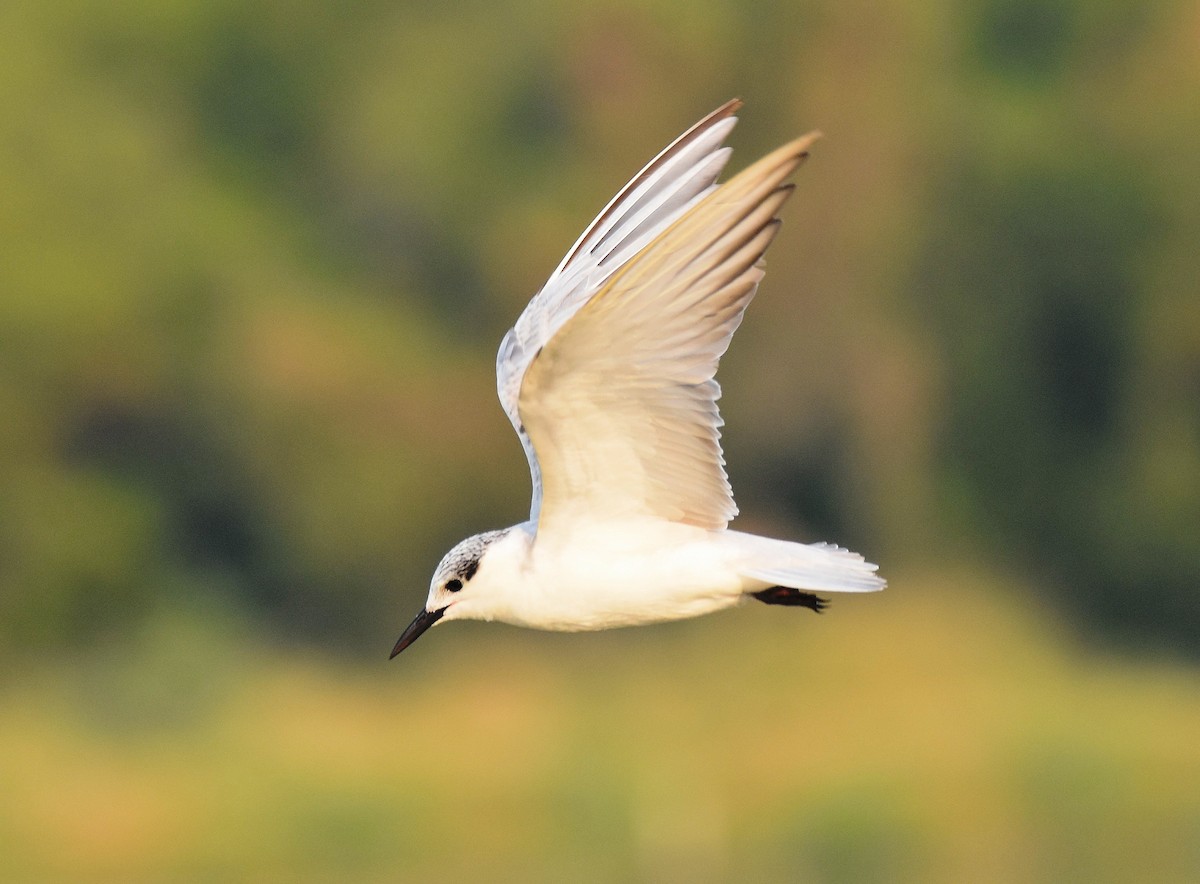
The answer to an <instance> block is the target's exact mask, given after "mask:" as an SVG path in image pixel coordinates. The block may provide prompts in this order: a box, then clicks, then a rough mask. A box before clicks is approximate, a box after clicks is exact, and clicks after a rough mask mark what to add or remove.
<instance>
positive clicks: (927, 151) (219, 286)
mask: <svg viewBox="0 0 1200 884" xmlns="http://www.w3.org/2000/svg"><path fill="white" fill-rule="evenodd" d="M1197 94H1200V11H1198V9H1197V6H1196V4H1195V3H1194V2H1188V0H1162V2H1159V3H1153V4H1145V3H1131V2H1120V0H966V2H959V3H951V2H946V0H933V2H918V0H888V2H883V3H875V4H867V3H855V2H841V3H838V2H832V0H811V2H771V0H764V2H746V0H699V2H692V3H681V2H678V0H650V2H633V0H609V2H581V3H575V4H561V3H556V2H548V0H524V2H490V3H483V2H468V3H461V4H457V5H455V4H435V3H421V2H407V3H384V2H378V0H365V2H353V3H340V4H332V3H331V4H313V3H299V2H285V0H279V2H258V3H245V2H230V0H204V2H200V0H170V2H157V0H156V2H150V0H129V2H117V3H113V2H77V3H69V4H66V3H63V4H53V3H51V4H39V3H30V2H19V0H18V2H9V3H5V4H2V5H0V108H2V109H3V111H2V112H0V415H2V419H0V667H2V668H0V879H2V880H6V881H7V880H12V881H50V880H55V881H58V880H63V881H67V880H80V881H91V880H105V881H107V880H112V881H118V880H119V881H138V880H148V881H154V880H230V879H234V880H261V881H273V880H278V881H293V880H310V881H322V880H329V881H335V880H339V881H341V880H358V881H370V880H380V881H383V880H407V879H412V880H429V881H439V880H441V881H458V880H472V879H473V880H488V879H490V880H531V881H539V880H540V881H552V880H553V881H559V880H577V881H578V880H646V881H651V880H652V881H676V880H677V881H704V880H713V881H720V880H780V881H783V880H808V881H874V880H877V881H965V880H972V881H1029V880H1042V881H1065V880H1088V881H1110V880H1111V881H1133V880H1137V881H1186V880H1193V881H1194V880H1198V879H1200V678H1198V669H1197V665H1198V664H1200V653H1198V651H1200V594H1198V590H1200V302H1198V294H1200V293H1198V284H1197V282H1198V279H1200V273H1198V269H1197V267H1198V261H1197V257H1196V256H1197V243H1200V166H1198V164H1197V161H1196V145H1197V143H1200V102H1198V101H1197V100H1196V96H1197ZM735 95H737V96H740V97H742V98H743V99H745V100H746V107H745V109H744V110H743V113H742V123H741V124H740V125H739V127H738V129H737V131H736V132H735V133H734V136H733V138H732V143H733V145H734V147H735V150H736V152H735V156H734V160H733V163H732V167H731V168H734V169H736V168H740V167H741V166H743V165H745V164H746V163H748V162H749V161H750V160H752V159H753V158H755V157H757V156H758V155H759V154H761V153H763V152H765V151H766V150H768V149H770V148H772V147H774V146H776V145H777V144H778V143H781V142H782V141H783V140H785V139H787V138H790V137H793V136H795V135H797V134H799V133H801V132H803V131H806V130H808V129H810V128H821V129H822V130H824V131H825V133H826V135H827V138H826V139H825V140H824V141H822V142H821V143H820V144H819V145H818V146H817V149H816V151H815V153H814V156H813V158H812V160H811V161H810V163H809V164H808V165H807V166H806V167H805V168H804V169H803V170H802V172H801V173H800V175H799V177H798V182H799V188H798V191H797V194H796V197H795V198H794V199H793V200H792V202H791V203H790V204H789V205H788V206H787V209H786V212H785V218H786V224H785V226H784V228H783V232H782V234H781V236H780V237H779V239H778V240H777V242H776V245H775V247H774V249H773V250H772V252H771V255H770V261H769V264H770V273H769V275H768V277H767V279H766V282H765V284H764V285H763V287H762V289H761V291H760V296H759V299H758V300H757V301H756V303H755V305H754V307H753V309H752V310H751V311H750V313H749V315H748V318H747V321H746V323H745V324H744V326H743V327H742V330H741V331H740V332H739V335H738V338H737V340H736V341H735V343H734V346H733V348H732V350H731V352H730V354H729V356H728V357H727V358H726V360H725V362H724V364H723V367H722V372H721V375H720V377H721V380H722V383H723V386H724V389H725V392H726V399H725V400H724V402H723V411H724V414H725V417H726V419H727V421H728V427H727V430H726V436H725V442H726V452H727V455H728V457H729V462H730V473H731V478H732V481H733V484H734V487H735V489H736V490H737V492H738V497H739V501H740V503H741V505H742V509H743V512H744V513H745V515H744V516H743V517H742V518H741V519H740V520H739V522H738V526H739V527H742V528H744V529H746V530H755V531H760V532H763V533H772V534H775V535H777V536H786V537H795V538H802V539H810V540H819V539H828V540H836V541H838V542H840V543H843V544H846V545H849V546H851V547H852V548H855V549H858V550H861V551H862V552H864V553H865V554H867V555H868V557H870V558H871V559H873V560H874V561H877V562H880V563H881V564H882V566H883V568H882V572H883V574H884V575H885V576H887V577H888V578H889V580H890V581H891V586H890V588H889V590H888V591H887V592H886V593H884V594H883V595H880V596H874V597H863V598H846V597H842V598H838V599H837V600H836V604H835V606H834V608H833V610H832V611H831V612H830V613H829V614H828V615H827V616H825V617H822V618H820V619H817V618H814V617H812V616H808V615H806V614H803V613H801V614H797V612H794V611H780V610H775V609H769V608H766V607H764V606H757V605H756V606H753V607H748V608H744V609H741V610H739V611H736V612H731V613H726V614H723V615H718V616H714V617H711V618H708V619H705V620H700V621H694V622H687V623H679V624H671V625H667V626H661V627H653V628H647V629H642V630H632V631H617V632H613V633H605V634H597V635H578V636H562V635H549V634H540V633H535V632H528V631H520V630H515V629H512V628H509V627H502V626H479V625H472V624H455V625H454V626H453V627H451V628H448V629H445V630H440V629H439V630H437V631H435V632H434V633H433V634H431V635H430V636H429V637H427V638H425V639H424V640H422V642H421V643H420V644H419V645H417V646H416V647H415V648H414V649H413V650H411V651H410V652H408V654H406V655H405V656H404V657H402V658H400V659H398V660H397V661H396V662H394V663H392V664H390V665H388V664H387V663H386V655H387V652H388V651H389V650H390V648H391V645H392V643H393V641H394V640H395V638H396V636H397V634H398V633H399V630H400V629H401V628H402V627H403V626H404V625H405V624H406V623H407V622H408V620H409V619H410V618H411V616H412V614H413V613H415V611H416V610H417V608H418V606H419V605H421V604H422V603H423V601H424V597H425V592H426V587H427V585H428V579H429V575H430V573H431V571H432V568H433V566H434V565H435V564H436V562H437V560H438V558H439V557H440V556H441V554H442V553H443V552H444V550H445V549H446V548H448V547H449V545H450V544H451V543H453V542H455V541H457V540H458V539H460V538H461V537H463V536H465V535H467V534H469V533H472V532H475V531H479V530H483V529H487V528H492V527H499V526H503V525H508V524H511V523H514V522H516V521H519V520H521V519H522V518H524V516H525V513H526V512H527V505H528V504H527V501H528V493H529V490H528V485H527V483H528V474H527V472H526V469H525V465H524V461H523V457H522V455H521V452H520V448H519V446H518V444H517V442H516V440H515V438H514V437H513V436H512V433H511V430H510V428H509V427H508V425H507V422H506V420H505V418H504V416H503V414H502V412H501V410H500V408H499V405H498V404H497V402H496V401H495V396H494V392H493V390H494V387H493V385H494V380H493V358H494V353H495V348H496V345H497V344H498V342H499V339H500V336H501V335H502V333H503V331H504V330H505V328H507V326H508V325H509V324H511V322H512V321H513V320H514V319H515V318H516V316H517V314H518V312H519V311H520V309H521V308H522V306H523V305H524V303H525V302H526V300H527V299H528V297H529V296H530V295H531V294H532V293H533V292H534V291H535V290H536V289H537V287H538V286H539V285H540V283H541V281H542V280H543V279H544V277H545V276H546V274H547V273H548V272H549V270H550V269H551V268H552V267H553V266H554V265H555V264H556V263H557V261H558V260H559V258H560V257H561V255H562V253H563V252H564V251H565V249H566V248H567V247H568V246H569V245H570V243H571V242H572V241H573V240H574V238H575V236H576V235H577V234H578V233H579V232H580V231H581V230H582V228H583V226H584V225H585V224H586V222H587V221H588V220H590V218H591V217H592V215H593V214H594V213H595V212H596V211H597V210H598V209H599V208H600V207H601V206H602V205H603V204H604V202H605V201H607V199H608V198H609V197H610V196H611V194H612V193H614V192H615V191H616V189H617V188H618V187H619V186H620V185H621V184H623V183H624V182H625V180H626V179H627V178H628V177H629V176H630V175H631V174H632V173H633V172H634V171H636V169H638V168H639V167H640V166H641V164H642V163H644V162H645V161H646V160H647V159H649V158H650V157H651V156H652V155H653V154H654V153H655V152H657V151H658V150H659V149H660V148H661V147H662V146H663V145H665V144H666V143H667V142H668V141H669V140H670V139H671V138H673V137H674V136H675V135H676V134H677V133H678V132H680V131H682V130H683V129H684V128H685V127H686V126H688V125H690V124H691V123H692V122H693V121H694V120H696V119H698V118H699V117H700V116H702V115H703V114H704V113H705V112H707V111H708V110H710V109H712V108H713V107H715V106H717V105H718V104H720V103H721V102H723V101H724V100H726V99H727V98H729V97H732V96H735Z"/></svg>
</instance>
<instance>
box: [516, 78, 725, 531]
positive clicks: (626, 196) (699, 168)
mask: <svg viewBox="0 0 1200 884" xmlns="http://www.w3.org/2000/svg"><path fill="white" fill-rule="evenodd" d="M739 107H741V102H740V101H737V100H734V101H729V102H727V103H725V104H724V105H722V106H721V107H719V108H717V109H716V110H715V111H713V112H712V113H711V114H709V115H708V116H707V117H705V118H704V119H703V120H701V121H700V122H698V123H696V125H694V126H692V128H690V129H689V130H688V131H687V132H685V133H683V134H682V135H680V136H679V137H678V138H676V139H675V141H673V142H672V143H671V144H670V145H669V146H668V147H667V148H666V149H665V150H664V151H663V152H662V153H660V154H659V155H658V156H657V157H655V158H654V159H653V160H651V161H650V163H649V164H647V166H646V167H645V168H644V169H642V171H641V172H639V173H638V174H637V175H636V176H635V177H634V178H633V180H632V181H630V182H629V183H628V184H626V185H625V186H624V187H623V188H622V189H621V191H620V192H619V193H618V194H617V195H616V196H615V197H613V199H612V201H611V202H610V203H609V204H608V205H607V206H605V207H604V211H602V212H601V213H600V214H599V215H598V216H597V217H596V219H595V220H594V221H592V223H591V224H590V225H589V226H588V228H587V230H585V231H584V233H583V235H582V236H580V237H579V239H578V240H576V242H575V244H574V245H573V246H572V247H571V249H570V251H568V252H567V255H566V257H565V258H563V260H562V263H561V264H559V265H558V267H557V268H555V270H554V272H553V273H552V274H550V278H549V279H548V280H547V281H546V284H545V285H544V286H542V289H541V291H539V292H538V293H537V294H536V295H535V296H534V298H533V300H531V301H530V302H529V304H528V305H527V306H526V307H525V310H524V312H522V313H521V316H520V318H519V319H518V320H517V322H516V325H514V326H513V327H512V329H510V330H509V332H508V334H506V335H505V336H504V340H503V341H502V342H501V343H500V351H499V353H498V354H497V355H496V387H497V392H498V393H499V396H500V403H501V405H503V406H504V411H505V413H506V414H507V415H508V419H509V420H510V421H512V425H513V427H514V428H516V430H517V435H518V436H520V438H521V445H522V446H523V447H524V449H525V455H526V457H527V458H528V459H529V472H530V474H531V476H532V479H533V501H532V503H531V505H530V514H529V515H530V518H531V519H535V520H536V519H537V518H538V512H539V510H540V507H541V499H542V479H541V470H540V469H539V465H538V460H537V455H536V454H535V453H534V450H533V444H532V443H531V442H530V439H529V436H528V434H527V433H526V431H525V427H524V425H523V423H522V420H521V417H520V414H519V413H518V402H517V400H518V396H519V394H520V391H521V384H522V381H523V380H524V377H525V373H526V371H527V370H528V368H529V366H530V364H531V363H532V362H533V360H534V359H535V358H536V357H537V355H538V353H540V352H541V350H542V348H543V347H545V346H546V344H547V343H548V342H549V341H550V339H551V338H552V337H553V336H554V334H555V332H557V331H558V330H559V328H561V327H562V325H563V323H565V322H566V321H567V320H568V319H570V318H571V316H573V315H574V314H575V313H576V311H578V310H579V309H580V307H582V306H583V305H584V304H585V303H587V301H588V299H589V298H591V297H592V296H593V295H595V294H596V292H597V291H599V290H600V288H601V287H602V286H603V285H604V283H605V282H606V281H607V279H608V278H609V277H610V276H611V275H612V274H613V273H614V272H615V271H616V270H618V269H619V268H620V267H622V266H623V265H624V264H625V263H626V262H628V261H629V259H630V258H631V257H632V256H633V255H635V254H637V252H639V251H640V250H641V249H642V248H643V247H645V245H646V244H647V243H649V242H650V241H651V240H652V239H654V238H655V237H656V236H658V235H659V234H660V233H662V231H663V230H665V229H666V228H667V227H668V226H670V224H671V223H672V222H674V221H675V220H676V219H678V218H679V216H680V215H682V214H683V213H684V212H685V211H686V210H687V209H688V208H689V207H690V206H692V205H694V204H695V203H696V201H697V200H699V199H700V198H701V197H703V196H704V195H705V194H706V193H709V192H710V191H711V190H712V189H713V187H714V186H715V185H714V183H713V182H715V181H716V180H717V176H718V175H720V174H721V170H722V169H723V168H724V167H725V163H726V162H727V161H728V159H729V148H727V147H722V146H721V145H722V143H723V142H724V140H725V138H726V137H727V136H728V135H729V132H730V130H732V129H733V127H734V125H735V124H736V123H737V117H735V116H734V115H733V114H734V113H735V112H736V111H737V109H738V108H739Z"/></svg>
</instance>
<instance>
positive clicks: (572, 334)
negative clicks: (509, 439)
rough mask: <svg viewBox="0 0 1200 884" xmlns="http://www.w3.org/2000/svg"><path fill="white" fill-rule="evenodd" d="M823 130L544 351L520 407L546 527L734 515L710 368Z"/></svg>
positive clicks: (667, 236) (719, 193)
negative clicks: (792, 180)
mask: <svg viewBox="0 0 1200 884" xmlns="http://www.w3.org/2000/svg"><path fill="white" fill-rule="evenodd" d="M817 137H818V136H817V134H816V133H813V134H811V135H808V136H805V137H804V138H800V139H797V140H796V141H793V142H792V143H790V144H788V145H786V146H784V147H782V148H780V149H779V150H777V151H775V152H773V153H771V154H769V155H768V156H766V157H764V158H763V159H761V160H759V161H758V162H757V163H755V164H754V165H752V166H751V167H750V168H748V169H746V170H745V171H744V172H742V173H741V174H740V175H738V176H736V177H735V178H733V179H732V180H731V181H729V182H728V183H726V184H724V185H722V186H720V187H719V188H716V189H713V190H712V191H711V192H709V193H707V194H706V195H705V196H704V197H703V198H701V199H700V200H699V201H697V202H696V203H695V204H694V205H693V206H692V207H691V208H689V209H687V210H686V211H685V212H684V213H683V214H682V215H681V216H680V217H679V218H678V220H676V221H674V222H673V223H671V224H670V225H669V226H668V227H667V228H666V229H665V230H664V231H663V232H661V233H660V234H659V235H658V236H657V237H655V238H654V239H653V241H652V242H650V243H649V244H647V245H646V246H645V247H644V248H642V249H641V250H639V251H638V252H637V253H636V254H634V255H632V256H631V257H630V258H629V259H628V261H627V263H625V264H624V265H622V266H621V267H620V268H619V269H617V270H616V271H615V272H613V273H612V274H611V276H610V277H609V279H608V280H607V282H605V283H604V285H603V286H602V287H601V289H600V290H599V291H597V292H596V293H595V294H594V295H592V296H591V297H590V298H589V299H587V300H586V301H585V302H584V303H583V304H582V306H580V307H578V308H577V309H576V310H575V312H574V313H573V314H572V315H571V316H570V317H569V318H568V319H566V320H565V321H564V322H563V323H562V324H561V326H560V327H559V329H558V331H557V333H556V334H554V335H553V337H552V338H551V339H550V340H549V342H548V343H546V344H545V345H544V346H543V348H542V349H541V351H540V352H539V353H538V354H536V355H535V357H534V358H533V360H532V361H531V363H530V364H529V366H528V368H527V370H526V371H525V374H524V378H523V381H522V383H521V386H520V389H519V401H518V409H517V410H518V414H519V420H520V422H521V424H522V425H523V427H524V428H525V430H526V436H527V439H528V440H529V441H528V444H529V445H531V446H532V448H533V450H534V451H535V452H536V461H537V463H538V464H540V468H541V475H542V483H543V488H542V502H541V508H540V511H539V513H538V533H539V535H541V534H542V533H543V532H546V531H553V530H554V527H555V525H556V524H559V523H560V521H570V520H572V519H574V518H575V517H576V516H582V517H585V518H588V519H601V520H602V519H608V518H613V519H620V518H627V517H629V516H634V515H651V516H656V517H659V518H663V519H668V520H671V521H677V522H684V523H687V524H691V525H697V526H700V527H704V528H709V529H719V528H723V527H725V525H726V524H727V523H728V521H729V520H730V519H731V518H733V516H734V515H736V513H737V508H736V507H735V505H734V502H733V495H732V492H731V490H730V487H729V481H728V479H727V477H726V475H725V470H724V460H723V458H722V456H721V447H720V442H719V438H720V432H719V427H720V426H721V419H720V415H719V413H718V411H717V404H716V402H717V398H718V397H719V396H720V387H719V386H718V385H717V382H716V381H715V380H714V379H713V376H714V375H715V373H716V370H717V363H718V361H719V360H720V358H721V356H722V355H723V354H724V352H725V350H726V348H727V347H728V346H729V340H730V338H731V337H732V335H733V333H734V331H735V330H736V329H737V327H738V324H739V323H740V322H741V319H742V314H743V312H744V311H745V309H746V305H747V304H748V303H749V302H750V299H751V298H752V297H753V296H754V293H755V290H756V289H757V287H758V282H759V280H760V279H761V278H762V276H763V270H762V267H761V262H760V259H761V257H762V255H763V252H764V251H765V250H766V248H767V246H768V245H769V244H770V242H771V240H772V239H773V238H774V236H775V232H776V230H777V228H778V226H779V220H778V219H777V218H776V213H777V212H778V210H779V208H780V206H781V205H782V204H783V202H784V200H786V199H787V197H788V195H789V194H790V193H791V190H792V185H788V184H785V183H784V181H785V179H786V178H787V177H788V176H789V175H790V174H791V173H792V172H793V171H794V170H795V169H796V167H797V166H798V165H799V164H800V162H801V161H802V160H803V159H804V157H805V156H806V155H807V154H806V151H807V149H808V146H809V145H810V144H811V143H812V142H813V141H814V140H815V139H816V138H817Z"/></svg>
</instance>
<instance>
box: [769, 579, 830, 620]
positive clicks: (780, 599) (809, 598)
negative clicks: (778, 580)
mask: <svg viewBox="0 0 1200 884" xmlns="http://www.w3.org/2000/svg"><path fill="white" fill-rule="evenodd" d="M751 595H753V596H754V597H755V598H756V599H758V600H759V601H760V602H765V603H766V604H768V605H787V606H788V607H789V608H810V609H812V610H814V611H816V612H817V613H818V614H820V613H821V612H822V611H824V610H825V609H826V608H827V607H829V600H828V599H823V598H820V597H819V596H817V595H814V594H813V593H811V592H802V591H800V590H798V589H792V588H791V587H790V586H772V587H771V588H770V589H764V590H762V591H761V592H755V593H751Z"/></svg>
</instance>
